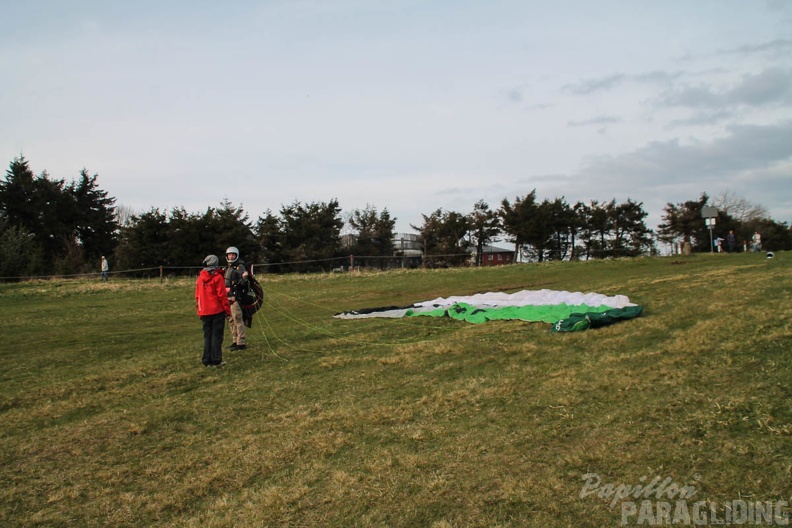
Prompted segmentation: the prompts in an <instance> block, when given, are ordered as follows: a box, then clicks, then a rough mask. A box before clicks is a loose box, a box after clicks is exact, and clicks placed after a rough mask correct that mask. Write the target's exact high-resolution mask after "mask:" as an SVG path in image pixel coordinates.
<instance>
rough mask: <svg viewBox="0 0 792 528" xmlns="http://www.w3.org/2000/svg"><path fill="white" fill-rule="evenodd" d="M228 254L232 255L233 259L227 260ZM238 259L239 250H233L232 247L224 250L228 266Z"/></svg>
mask: <svg viewBox="0 0 792 528" xmlns="http://www.w3.org/2000/svg"><path fill="white" fill-rule="evenodd" d="M229 254H234V255H235V256H234V258H228V255H229ZM238 259H239V250H238V249H237V248H235V247H234V246H231V247H229V248H228V249H226V261H227V262H228V263H229V264H233V263H234V262H236V261H237V260H238Z"/></svg>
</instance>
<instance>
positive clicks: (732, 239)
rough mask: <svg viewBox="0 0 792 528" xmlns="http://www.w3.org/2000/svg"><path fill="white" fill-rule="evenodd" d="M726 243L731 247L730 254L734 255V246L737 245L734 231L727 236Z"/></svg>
mask: <svg viewBox="0 0 792 528" xmlns="http://www.w3.org/2000/svg"><path fill="white" fill-rule="evenodd" d="M726 243H727V244H728V245H729V253H734V246H735V245H737V238H736V237H735V236H734V230H731V231H729V234H728V235H726Z"/></svg>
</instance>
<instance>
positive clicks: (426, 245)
mask: <svg viewBox="0 0 792 528" xmlns="http://www.w3.org/2000/svg"><path fill="white" fill-rule="evenodd" d="M421 216H423V219H424V223H423V225H422V226H420V227H416V226H411V227H412V228H413V229H415V230H416V231H418V239H419V241H420V244H421V247H422V248H423V253H424V265H426V266H429V267H435V266H459V265H460V264H462V263H464V262H465V260H466V259H467V248H468V245H469V243H468V241H467V240H466V235H467V234H468V220H467V217H466V216H465V215H462V214H460V213H457V212H455V211H443V210H442V209H437V210H436V211H435V212H433V213H432V214H430V215H429V216H426V215H421Z"/></svg>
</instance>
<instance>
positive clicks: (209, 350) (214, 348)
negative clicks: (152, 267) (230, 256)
mask: <svg viewBox="0 0 792 528" xmlns="http://www.w3.org/2000/svg"><path fill="white" fill-rule="evenodd" d="M203 266H204V268H203V269H202V270H201V272H200V273H199V274H198V280H197V281H196V282H195V309H196V311H197V312H198V317H200V318H201V322H202V323H203V334H204V350H203V357H202V358H201V362H202V363H203V364H204V366H205V367H219V366H221V365H223V364H224V362H223V348H222V347H223V333H224V331H225V320H226V319H230V318H231V306H230V305H229V304H228V293H227V292H226V288H225V279H224V278H223V274H222V273H221V272H220V270H219V266H220V260H219V259H218V258H217V256H216V255H208V256H207V257H206V258H205V259H204V261H203Z"/></svg>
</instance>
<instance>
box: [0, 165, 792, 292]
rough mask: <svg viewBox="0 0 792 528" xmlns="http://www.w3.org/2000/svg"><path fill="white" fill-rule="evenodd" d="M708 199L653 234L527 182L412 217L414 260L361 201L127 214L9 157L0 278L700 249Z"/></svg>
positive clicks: (739, 213)
mask: <svg viewBox="0 0 792 528" xmlns="http://www.w3.org/2000/svg"><path fill="white" fill-rule="evenodd" d="M715 202H718V201H717V200H715V201H714V202H713V203H715ZM709 203H711V202H710V198H709V197H708V196H707V195H706V194H702V195H701V196H700V197H699V199H698V200H692V201H688V202H683V203H679V204H670V203H669V204H668V205H667V206H666V208H665V210H664V214H663V223H662V224H661V225H660V226H659V228H658V231H657V233H656V234H655V233H654V232H653V231H652V230H651V229H649V228H648V227H647V226H646V221H645V220H646V217H647V213H646V211H645V210H644V208H643V204H642V203H639V202H635V201H633V200H632V199H627V200H626V201H624V202H617V201H616V200H615V199H613V200H611V201H609V202H598V201H595V200H591V201H588V202H580V201H579V202H576V203H574V204H570V203H568V202H567V201H566V200H565V199H564V198H563V197H562V198H554V199H552V200H551V199H542V200H540V199H539V198H537V195H536V190H535V189H534V190H533V191H531V192H529V193H528V194H526V195H524V196H517V197H515V198H514V199H503V200H502V202H501V204H500V207H499V208H498V209H493V208H491V207H490V206H489V204H487V203H486V202H484V201H483V200H480V201H478V202H477V203H475V204H474V205H473V210H472V211H470V212H467V213H462V212H457V211H446V210H443V209H437V210H436V211H434V212H432V213H430V214H422V215H421V216H422V220H423V222H422V223H421V224H420V225H411V228H412V229H414V230H415V232H416V233H417V239H418V244H419V246H420V249H421V252H422V256H421V257H420V259H418V260H419V261H416V258H415V257H413V258H411V259H405V258H404V255H403V254H401V255H400V248H399V247H397V246H396V245H394V236H395V232H394V229H395V224H396V218H393V217H392V216H391V214H390V212H389V211H388V210H387V209H383V210H381V211H380V210H378V209H377V208H376V207H374V206H372V205H367V206H366V207H365V208H363V209H355V210H353V211H351V212H347V213H345V212H344V211H342V209H341V207H340V205H339V203H338V201H337V200H336V199H332V200H330V201H327V202H313V203H300V202H297V201H295V202H294V203H292V204H288V205H283V206H281V208H280V210H279V211H278V212H277V213H276V212H273V211H271V210H267V211H266V212H265V213H264V214H263V215H261V216H260V217H258V218H257V219H256V220H255V221H253V220H251V219H250V217H249V215H248V214H247V213H246V212H245V210H244V209H243V208H242V207H241V206H235V205H234V204H232V203H230V202H228V201H227V200H226V201H223V202H221V203H220V205H219V206H218V207H208V208H207V209H206V211H204V212H200V213H196V212H189V211H186V210H185V209H184V208H183V207H177V208H173V209H171V210H170V211H161V210H159V209H156V208H152V209H150V210H149V211H146V212H143V213H133V212H130V211H129V210H127V209H126V208H124V207H123V206H117V205H116V198H114V197H111V196H108V193H107V192H105V191H103V190H102V189H101V188H100V187H99V185H98V175H89V173H88V171H87V170H86V169H83V170H82V171H81V172H80V174H79V177H78V178H77V179H76V180H74V181H71V182H67V181H65V180H64V179H54V178H52V177H50V175H49V174H48V173H47V172H46V171H44V172H42V173H41V174H39V175H38V176H36V175H35V174H34V173H33V171H32V170H31V168H30V164H29V162H28V160H26V159H25V158H24V157H19V158H16V159H14V161H12V162H11V164H10V166H9V168H8V170H7V172H6V176H5V179H4V180H3V181H0V277H6V278H8V277H25V276H37V275H70V274H81V273H92V272H96V271H97V269H98V266H99V264H98V263H99V259H100V257H101V256H102V255H105V256H107V257H108V258H109V259H110V261H111V263H112V265H113V269H114V270H117V271H118V270H130V272H133V273H137V274H151V273H152V271H151V270H158V269H159V267H160V266H163V267H167V268H169V270H170V272H172V273H182V272H183V273H189V269H190V268H192V267H196V266H199V265H200V262H201V261H202V259H203V258H204V257H205V255H206V253H208V252H216V253H221V252H223V251H224V250H225V248H226V247H228V246H236V247H237V248H238V249H239V250H240V252H241V255H242V258H243V259H244V260H246V261H247V262H249V263H255V264H260V265H264V266H266V268H267V269H268V271H270V272H276V273H282V272H311V271H321V270H324V271H328V270H330V269H334V268H337V267H339V266H343V265H345V264H348V263H349V256H350V255H355V256H356V257H355V259H354V260H353V261H352V264H354V265H355V266H366V267H379V268H384V267H390V266H393V265H404V264H405V262H408V263H409V265H424V266H457V265H463V264H466V263H468V262H470V260H471V258H470V255H472V256H473V259H472V260H473V262H474V263H475V264H479V265H480V264H481V262H482V257H483V255H484V251H485V248H486V247H487V246H488V245H491V244H494V243H498V242H505V243H509V244H513V245H514V248H515V249H516V252H515V253H516V257H515V260H516V261H519V262H523V261H546V260H577V259H594V258H607V257H634V256H638V255H645V254H652V253H653V252H655V251H656V249H655V244H654V242H655V240H654V238H655V235H656V237H657V238H658V239H659V240H661V241H664V242H668V243H677V242H681V241H684V242H688V243H690V244H691V246H692V247H693V249H694V250H695V251H708V250H709V232H708V231H707V228H706V226H705V225H704V222H703V220H702V219H701V208H702V207H704V206H706V205H707V204H709ZM719 205H720V206H721V207H720V208H719V211H720V212H719V217H718V225H719V226H721V227H720V228H719V231H723V229H727V230H728V229H734V230H735V232H737V233H739V235H738V238H739V240H743V239H746V240H747V239H750V236H749V233H751V234H752V233H753V230H760V231H761V232H762V234H763V237H764V238H765V240H766V243H767V249H774V250H778V249H792V234H791V233H790V229H789V227H788V226H787V225H786V224H783V223H777V222H775V221H773V220H771V219H769V217H768V216H767V214H766V212H765V211H764V210H763V209H762V208H761V207H757V206H752V205H751V204H749V203H747V202H745V201H744V200H741V199H739V198H738V197H735V196H732V195H725V196H724V197H722V199H721V201H720V202H719ZM724 232H725V231H724ZM180 270H182V271H180Z"/></svg>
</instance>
